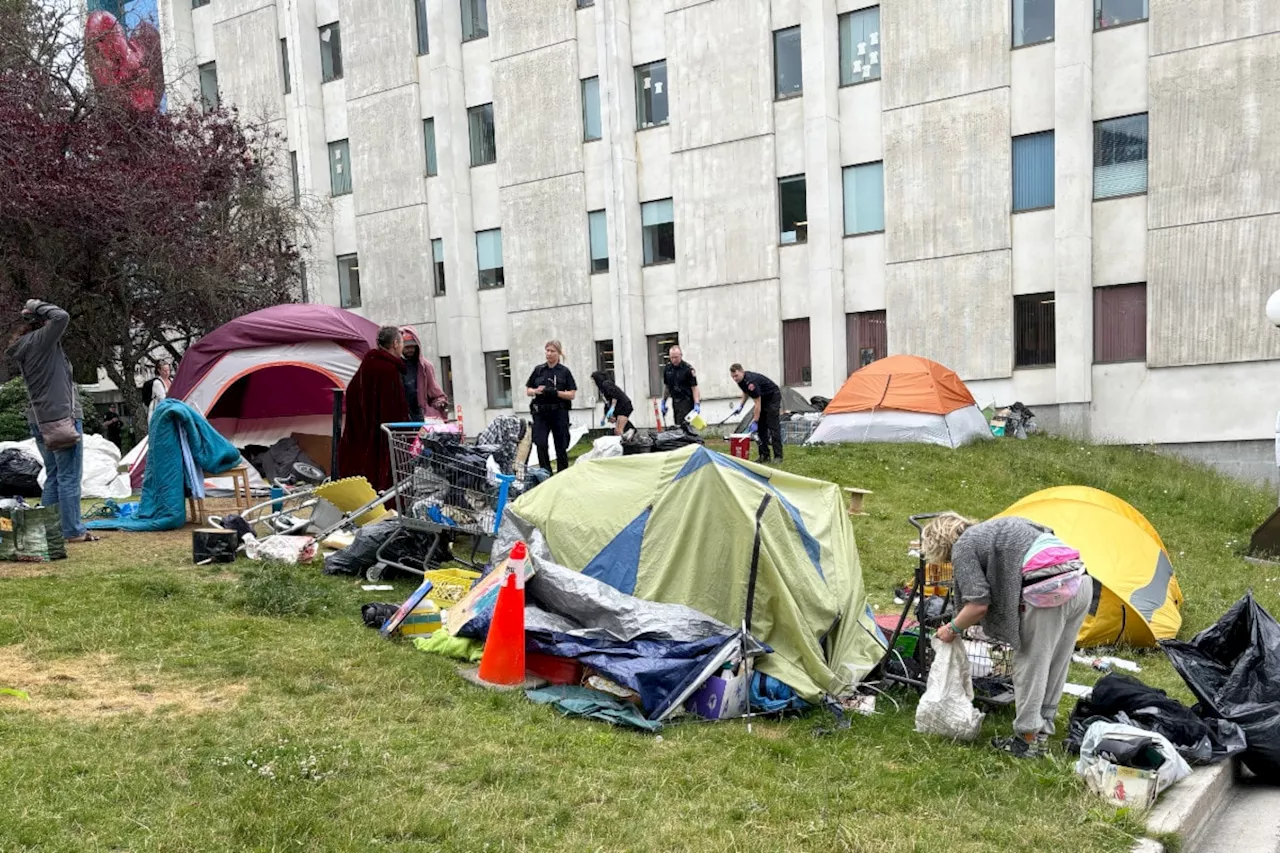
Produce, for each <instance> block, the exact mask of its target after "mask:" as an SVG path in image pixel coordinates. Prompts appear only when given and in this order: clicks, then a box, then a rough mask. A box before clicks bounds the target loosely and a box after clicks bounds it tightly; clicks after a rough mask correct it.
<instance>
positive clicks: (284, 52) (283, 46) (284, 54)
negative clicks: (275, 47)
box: [280, 39, 293, 95]
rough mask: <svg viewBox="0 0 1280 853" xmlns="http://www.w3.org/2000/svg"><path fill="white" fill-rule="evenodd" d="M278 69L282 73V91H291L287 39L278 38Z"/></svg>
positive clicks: (291, 83) (291, 80)
mask: <svg viewBox="0 0 1280 853" xmlns="http://www.w3.org/2000/svg"><path fill="white" fill-rule="evenodd" d="M280 70H281V73H282V74H283V75H284V93H285V94H286V95H287V94H289V93H290V92H292V91H293V75H291V74H290V73H289V40H288V39H280Z"/></svg>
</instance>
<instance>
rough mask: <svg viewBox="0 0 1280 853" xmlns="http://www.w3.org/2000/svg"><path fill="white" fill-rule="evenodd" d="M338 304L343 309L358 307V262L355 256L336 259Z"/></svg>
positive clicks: (343, 256)
mask: <svg viewBox="0 0 1280 853" xmlns="http://www.w3.org/2000/svg"><path fill="white" fill-rule="evenodd" d="M338 302H339V304H340V305H341V307H343V308H359V307H360V261H359V258H358V257H357V256H356V255H342V256H341V257H339V258H338Z"/></svg>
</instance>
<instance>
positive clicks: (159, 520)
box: [88, 400, 240, 531]
mask: <svg viewBox="0 0 1280 853" xmlns="http://www.w3.org/2000/svg"><path fill="white" fill-rule="evenodd" d="M184 436H185V438H186V443H187V445H188V447H189V448H190V454H191V460H192V461H193V462H194V463H195V468H196V469H198V470H199V471H202V472H207V473H210V474H222V473H224V472H226V471H230V470H231V469H232V468H234V467H235V466H236V463H238V462H239V461H240V451H239V450H236V449H235V447H234V446H233V445H232V444H231V442H229V441H227V440H226V439H225V438H223V437H222V436H221V435H219V434H218V431H217V430H215V429H214V428H213V427H211V426H209V422H208V421H206V420H205V419H204V417H203V416H202V415H201V414H200V413H199V412H197V411H196V410H195V409H193V408H191V407H190V406H188V405H187V404H186V403H182V402H179V401H178V400H163V401H161V402H160V405H158V406H157V407H156V412H155V414H154V415H153V416H152V418H151V434H150V436H149V437H148V440H147V470H146V473H145V474H144V475H143V477H142V500H141V502H140V503H139V506H138V511H137V512H136V513H135V514H134V515H133V517H132V518H116V519H106V520H102V521H91V522H89V524H88V526H89V527H91V528H93V529H95V530H139V531H146V530H177V529H178V528H180V527H182V526H183V525H184V524H186V523H187V509H186V506H185V502H186V494H185V489H184V487H185V486H186V485H187V477H188V475H187V473H186V471H185V466H184V462H183V454H182V443H183V442H182V438H183V437H184Z"/></svg>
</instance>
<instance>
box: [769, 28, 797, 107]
mask: <svg viewBox="0 0 1280 853" xmlns="http://www.w3.org/2000/svg"><path fill="white" fill-rule="evenodd" d="M803 90H804V76H803V72H802V69H801V62H800V28H799V27H791V28H789V29H785V30H778V31H777V32H776V33H774V34H773V94H774V95H775V96H776V97H779V98H786V97H789V96H791V95H798V94H800V93H801V92H802V91H803Z"/></svg>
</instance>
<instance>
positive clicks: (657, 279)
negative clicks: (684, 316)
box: [644, 264, 680, 335]
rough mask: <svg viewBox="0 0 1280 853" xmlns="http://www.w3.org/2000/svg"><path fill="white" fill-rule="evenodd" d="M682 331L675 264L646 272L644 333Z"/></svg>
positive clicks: (649, 269) (661, 333)
mask: <svg viewBox="0 0 1280 853" xmlns="http://www.w3.org/2000/svg"><path fill="white" fill-rule="evenodd" d="M678 331H680V293H679V290H678V289H677V288H676V268H675V265H674V264H667V265H665V266H660V267H646V268H645V270H644V333H645V334H646V335H665V334H666V333H667V332H678Z"/></svg>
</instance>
